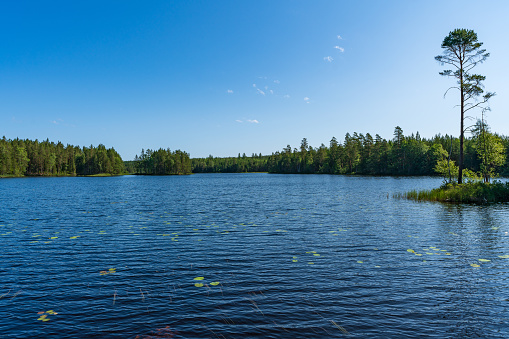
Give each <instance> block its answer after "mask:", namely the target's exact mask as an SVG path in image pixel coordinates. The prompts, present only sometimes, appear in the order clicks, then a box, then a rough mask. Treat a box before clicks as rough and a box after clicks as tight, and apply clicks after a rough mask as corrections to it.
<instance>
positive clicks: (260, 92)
mask: <svg viewBox="0 0 509 339" xmlns="http://www.w3.org/2000/svg"><path fill="white" fill-rule="evenodd" d="M256 91H257V92H258V94H261V95H265V92H264V91H262V90H261V89H259V88H257V89H256Z"/></svg>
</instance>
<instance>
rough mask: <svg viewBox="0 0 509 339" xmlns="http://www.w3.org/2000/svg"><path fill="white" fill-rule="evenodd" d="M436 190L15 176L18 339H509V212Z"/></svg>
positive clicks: (7, 223) (4, 215) (342, 182)
mask: <svg viewBox="0 0 509 339" xmlns="http://www.w3.org/2000/svg"><path fill="white" fill-rule="evenodd" d="M439 184H440V180H439V179H434V178H384V177H377V178H369V177H368V178H365V177H342V176H326V175H268V174H220V175H214V174H203V175H193V176H186V177H138V176H137V177H134V176H126V177H114V178H23V179H8V180H0V193H1V194H0V240H1V241H2V252H1V259H2V260H1V261H0V274H1V277H2V284H1V285H0V308H1V309H2V315H3V316H2V317H0V332H1V333H3V334H4V335H5V336H7V337H13V338H17V337H34V338H35V337H48V336H55V337H63V338H64V337H65V338H75V337H90V338H94V337H96V338H103V337H119V338H125V337H132V338H134V337H136V336H138V338H154V337H157V338H210V337H212V338H223V337H225V338H240V337H241V338H246V337H249V338H309V337H328V338H333V337H342V336H345V335H350V336H354V337H380V338H390V337H394V338H396V337H436V338H444V337H451V338H456V337H494V338H497V337H498V338H505V337H508V336H509V328H508V326H507V321H506V319H507V318H508V310H507V305H508V303H507V302H508V294H507V290H508V289H507V288H508V277H509V274H508V267H509V248H508V239H509V238H508V232H509V226H508V224H507V223H508V220H509V218H508V215H507V207H508V205H507V204H497V205H490V206H474V205H444V204H440V203H415V202H411V201H406V200H397V199H392V198H390V197H392V194H393V193H397V192H405V191H407V190H411V189H430V188H433V187H436V186H438V185H439Z"/></svg>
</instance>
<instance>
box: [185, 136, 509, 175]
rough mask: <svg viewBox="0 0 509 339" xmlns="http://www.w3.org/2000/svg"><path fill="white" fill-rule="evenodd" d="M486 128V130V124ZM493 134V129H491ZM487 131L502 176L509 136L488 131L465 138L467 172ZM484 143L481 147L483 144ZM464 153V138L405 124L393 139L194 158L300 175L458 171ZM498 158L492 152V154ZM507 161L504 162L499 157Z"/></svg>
mask: <svg viewBox="0 0 509 339" xmlns="http://www.w3.org/2000/svg"><path fill="white" fill-rule="evenodd" d="M478 130H479V129H478ZM483 131H484V129H483ZM487 133H489V134H487ZM486 135H489V138H490V140H492V144H493V143H495V144H496V147H491V148H495V149H497V151H498V156H497V157H496V159H497V161H492V162H491V164H492V165H493V166H491V167H490V169H489V170H490V171H491V173H492V175H494V174H495V172H494V171H493V170H494V169H495V168H497V169H498V170H499V171H500V173H501V174H502V175H509V164H508V163H507V162H506V161H505V160H506V159H507V157H506V152H507V150H508V149H509V138H507V137H504V136H499V135H497V134H493V133H491V132H489V131H484V132H483V133H477V134H474V135H473V136H472V137H471V138H465V140H464V148H465V150H464V154H463V158H464V160H463V161H464V167H465V168H467V169H469V170H470V172H468V173H467V174H469V175H473V174H474V173H475V172H479V171H481V172H482V170H483V166H487V165H486V161H484V160H483V159H485V158H486V153H482V151H483V150H484V149H486V147H485V146H484V145H485V142H484V141H485V140H486ZM481 146H482V147H481ZM459 156H460V140H459V138H454V137H451V136H449V135H440V134H438V135H435V136H434V137H433V138H431V139H426V138H421V136H420V135H419V133H418V132H417V133H416V134H413V133H412V134H411V135H409V136H405V135H404V133H403V130H402V128H401V127H399V126H398V127H396V128H395V129H394V136H393V138H392V139H390V140H386V139H384V138H382V137H381V136H380V135H378V134H376V135H375V137H373V136H372V135H371V134H370V133H366V134H362V133H357V132H355V133H353V134H350V133H347V134H346V135H345V138H344V141H343V142H339V141H338V140H337V139H336V138H335V137H333V138H332V139H331V140H330V143H329V146H325V145H324V144H322V145H320V147H317V148H314V147H311V146H310V145H309V144H308V141H307V139H306V138H304V139H303V140H302V142H301V145H300V147H299V148H292V147H291V146H290V145H288V146H286V147H285V148H283V150H282V151H277V152H274V153H272V154H271V155H270V156H262V155H261V154H260V155H256V154H254V155H253V156H251V157H247V156H245V155H243V156H242V157H241V156H240V155H239V156H238V157H231V158H214V157H212V156H209V157H208V158H198V159H192V165H193V168H192V170H193V172H194V173H203V172H206V173H221V172H222V173H228V172H269V173H302V174H359V175H395V176H404V175H406V176H416V175H443V176H444V177H445V176H447V175H448V171H450V170H452V173H451V175H452V176H454V175H457V171H458V166H457V165H456V164H457V163H458V161H459ZM491 158H494V156H491ZM501 160H503V161H501Z"/></svg>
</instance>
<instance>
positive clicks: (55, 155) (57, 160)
mask: <svg viewBox="0 0 509 339" xmlns="http://www.w3.org/2000/svg"><path fill="white" fill-rule="evenodd" d="M103 173H104V174H111V175H117V174H122V173H124V163H123V161H122V158H121V157H120V155H119V154H118V153H117V152H116V151H115V149H113V148H109V149H106V147H105V146H104V145H99V146H97V147H94V146H90V147H83V148H80V147H77V146H72V145H67V146H64V145H63V144H62V143H60V142H58V143H56V144H55V143H54V142H50V141H49V140H45V141H42V142H39V141H38V140H35V141H32V140H28V139H26V140H21V139H14V140H10V139H6V138H5V137H3V138H2V139H0V175H1V176H24V175H27V176H68V175H94V174H103Z"/></svg>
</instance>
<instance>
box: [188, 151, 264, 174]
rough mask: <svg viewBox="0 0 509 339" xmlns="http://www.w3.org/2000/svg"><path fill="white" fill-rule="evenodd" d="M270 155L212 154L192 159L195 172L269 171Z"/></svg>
mask: <svg viewBox="0 0 509 339" xmlns="http://www.w3.org/2000/svg"><path fill="white" fill-rule="evenodd" d="M268 159H269V157H268V156H262V155H261V154H252V155H251V157H248V156H246V155H245V154H244V155H243V156H242V157H241V156H240V154H239V156H238V157H229V158H215V157H213V156H212V155H210V156H209V157H207V158H195V159H191V166H192V171H193V173H247V172H267V161H268Z"/></svg>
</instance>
